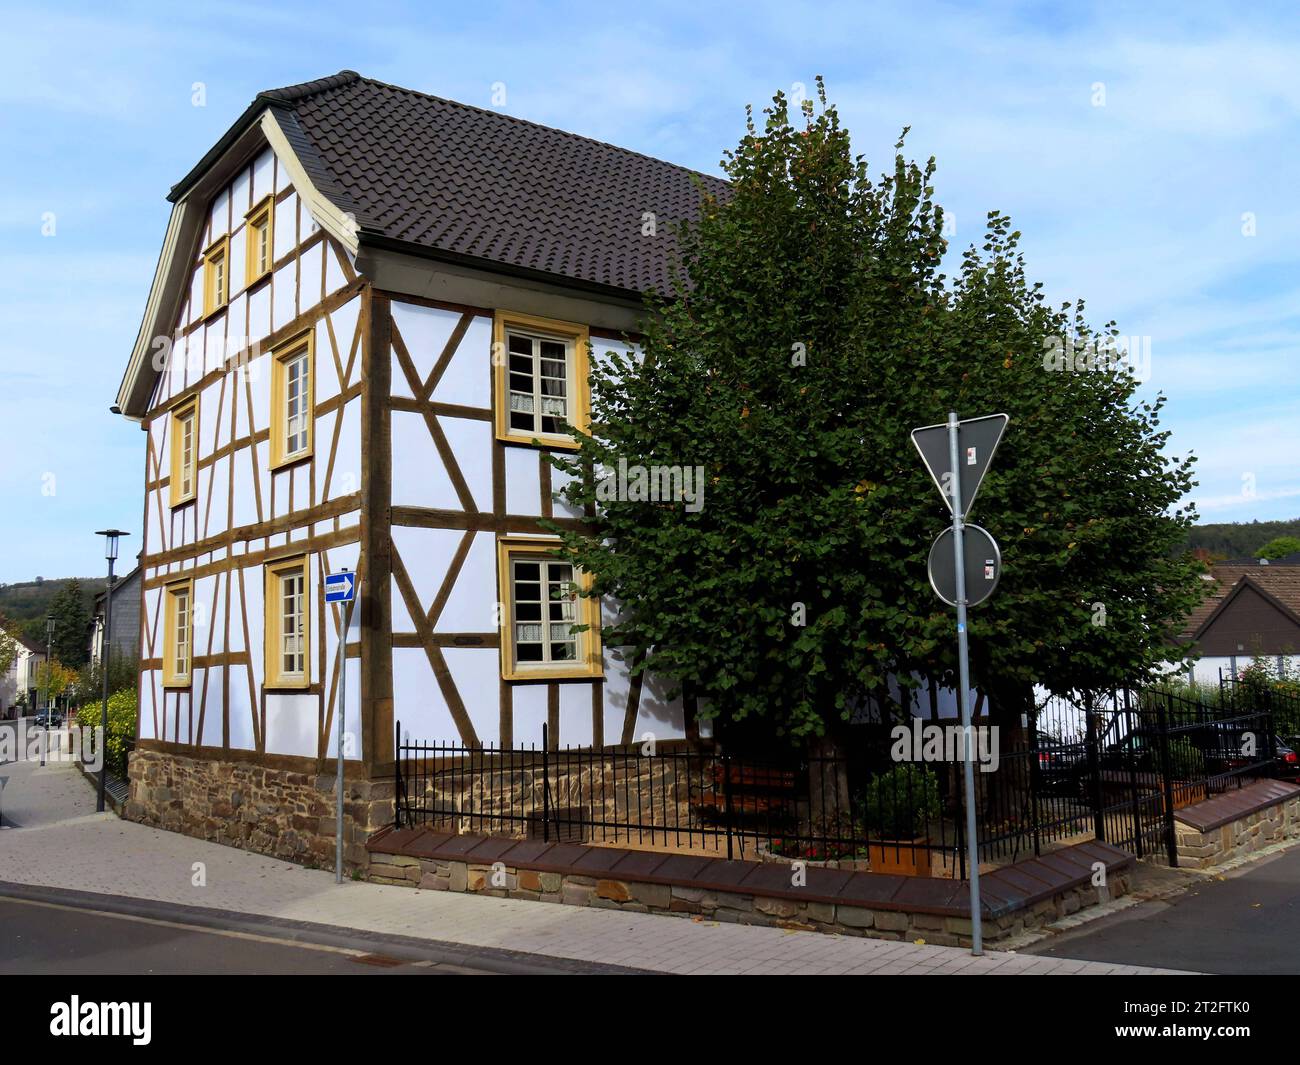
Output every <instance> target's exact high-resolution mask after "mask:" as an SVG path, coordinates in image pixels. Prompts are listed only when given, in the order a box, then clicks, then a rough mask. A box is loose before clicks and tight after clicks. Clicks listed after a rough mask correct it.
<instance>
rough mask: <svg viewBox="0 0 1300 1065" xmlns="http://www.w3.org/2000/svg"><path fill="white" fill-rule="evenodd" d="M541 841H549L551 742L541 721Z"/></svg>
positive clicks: (544, 723) (544, 724)
mask: <svg viewBox="0 0 1300 1065" xmlns="http://www.w3.org/2000/svg"><path fill="white" fill-rule="evenodd" d="M542 842H543V843H550V842H551V742H550V737H549V736H548V735H547V734H546V722H544V721H543V722H542Z"/></svg>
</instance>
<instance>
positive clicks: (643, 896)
mask: <svg viewBox="0 0 1300 1065" xmlns="http://www.w3.org/2000/svg"><path fill="white" fill-rule="evenodd" d="M368 848H369V850H370V853H371V858H370V866H369V869H368V873H367V876H368V879H370V880H372V881H377V882H379V883H385V884H400V885H404V886H407V887H420V888H424V889H426V890H431V891H456V892H471V893H476V894H482V895H493V896H496V897H499V898H512V899H529V900H532V901H537V902H554V903H560V904H566V905H571V906H591V907H597V908H601V909H617V910H623V911H630V912H635V913H664V914H673V915H677V916H681V917H692V918H695V919H699V920H710V921H719V922H726V923H732V924H749V925H767V926H775V927H779V928H788V929H800V930H808V931H819V932H832V933H836V934H839V935H847V936H868V937H871V938H876V939H892V940H906V941H909V942H912V941H916V940H924V941H925V942H927V943H933V944H938V945H946V946H969V945H970V935H971V924H970V918H969V902H968V899H969V895H968V891H969V888H968V885H967V884H966V883H965V882H964V881H953V880H918V879H916V878H913V877H904V876H894V875H889V874H880V873H861V872H845V871H840V870H830V869H818V868H813V867H810V868H808V869H807V883H806V885H804V886H802V887H794V886H792V885H791V871H790V870H789V869H788V868H787V867H778V866H774V865H772V864H770V863H764V862H749V861H728V860H726V859H722V858H703V857H698V856H693V855H681V854H660V853H650V852H645V851H631V850H623V849H619V848H612V847H587V846H582V845H579V844H574V843H544V842H542V841H540V840H526V841H518V840H511V839H500V838H494V837H485V836H471V835H459V836H457V835H448V834H445V833H437V832H432V831H429V830H427V829H386V830H384V831H382V832H380V833H378V834H377V835H376V836H375V838H374V839H372V840H371V841H370V843H369V844H368ZM1098 863H1100V865H1101V866H1104V868H1105V870H1106V873H1105V886H1104V887H1101V888H1098V887H1094V886H1093V880H1094V878H1095V877H1096V869H1097V867H1098ZM1132 864H1133V859H1132V857H1131V856H1129V855H1127V854H1124V853H1123V852H1122V851H1119V850H1116V849H1115V848H1114V847H1110V846H1108V845H1107V844H1104V843H1095V842H1094V843H1085V844H1079V845H1077V846H1075V847H1068V848H1064V849H1062V850H1060V851H1056V852H1054V853H1052V854H1048V855H1044V856H1043V857H1041V858H1033V859H1029V860H1027V861H1024V862H1019V863H1017V864H1016V865H1013V866H1010V867H1008V868H1006V869H1000V870H997V871H996V872H994V873H991V874H988V875H986V876H985V877H983V878H982V879H981V885H982V887H983V894H982V902H983V910H984V939H985V941H986V942H987V943H990V944H995V943H997V942H998V941H999V940H1003V939H1009V938H1011V937H1013V936H1017V935H1020V934H1021V933H1023V932H1025V931H1029V930H1033V929H1036V928H1039V927H1041V926H1043V925H1046V924H1050V923H1051V922H1053V921H1055V920H1058V919H1059V918H1061V917H1065V916H1067V915H1069V914H1072V913H1076V912H1077V911H1079V910H1080V909H1082V908H1083V907H1085V906H1092V905H1096V904H1097V903H1099V902H1104V901H1108V900H1109V899H1114V898H1118V897H1119V896H1121V895H1125V894H1127V893H1128V891H1129V887H1130V875H1131V869H1132Z"/></svg>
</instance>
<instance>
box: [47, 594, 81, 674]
mask: <svg viewBox="0 0 1300 1065" xmlns="http://www.w3.org/2000/svg"><path fill="white" fill-rule="evenodd" d="M86 598H87V596H86V592H85V591H84V590H83V589H82V587H81V582H80V581H79V580H77V579H76V578H75V577H74V578H73V579H72V580H70V581H68V583H67V584H65V585H64V586H63V587H62V588H60V589H59V592H58V594H57V595H56V596H55V597H54V599H53V600H51V602H50V617H52V618H54V654H55V656H56V657H57V658H58V659H59V661H60V662H62V663H63V664H64V665H65V666H68V667H69V668H71V669H74V670H75V669H79V668H80V667H81V666H84V665H85V664H86V661H87V659H88V658H89V657H90V629H89V626H90V611H89V609H88V607H87V603H86ZM40 638H41V642H42V643H44V642H45V634H44V632H42V634H41V637H40Z"/></svg>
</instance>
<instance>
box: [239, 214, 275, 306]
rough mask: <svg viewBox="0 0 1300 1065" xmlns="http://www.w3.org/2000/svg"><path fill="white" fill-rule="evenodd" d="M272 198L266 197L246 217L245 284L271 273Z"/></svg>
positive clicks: (272, 243) (273, 220)
mask: <svg viewBox="0 0 1300 1065" xmlns="http://www.w3.org/2000/svg"><path fill="white" fill-rule="evenodd" d="M274 199H275V198H274V197H273V196H269V195H268V196H266V197H264V198H263V199H262V201H261V202H260V203H259V204H258V205H257V206H256V207H254V208H253V209H252V210H251V211H249V212H248V214H247V215H246V219H247V222H248V230H247V232H246V233H245V234H244V247H245V248H246V249H247V251H246V254H247V262H246V263H245V273H244V278H245V282H246V283H247V284H249V285H251V284H252V283H253V282H254V281H257V280H259V279H260V278H263V277H265V276H266V275H267V274H269V273H270V272H271V266H272V264H273V262H274V253H275V212H274V211H273V210H272V207H273V205H274Z"/></svg>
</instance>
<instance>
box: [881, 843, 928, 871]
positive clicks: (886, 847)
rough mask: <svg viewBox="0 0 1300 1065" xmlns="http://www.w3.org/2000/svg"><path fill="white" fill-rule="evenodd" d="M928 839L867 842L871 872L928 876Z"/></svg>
mask: <svg viewBox="0 0 1300 1065" xmlns="http://www.w3.org/2000/svg"><path fill="white" fill-rule="evenodd" d="M928 842H929V841H928V840H927V839H926V838H925V837H924V836H920V837H918V838H917V839H899V840H889V839H886V840H881V841H880V842H879V843H868V844H867V855H868V859H869V862H870V865H871V871H872V872H873V873H893V874H894V875H896V876H929V875H930V848H929V847H928V846H926V844H927V843H928Z"/></svg>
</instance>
